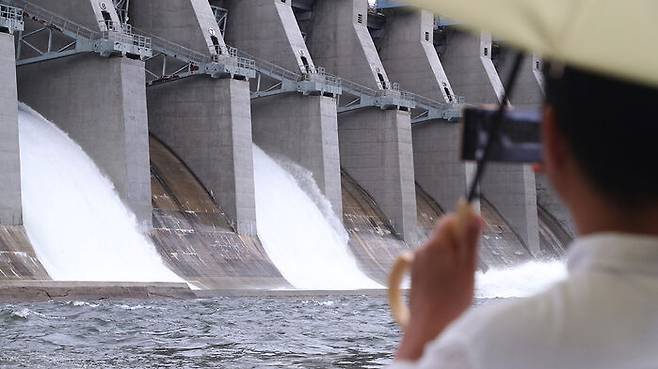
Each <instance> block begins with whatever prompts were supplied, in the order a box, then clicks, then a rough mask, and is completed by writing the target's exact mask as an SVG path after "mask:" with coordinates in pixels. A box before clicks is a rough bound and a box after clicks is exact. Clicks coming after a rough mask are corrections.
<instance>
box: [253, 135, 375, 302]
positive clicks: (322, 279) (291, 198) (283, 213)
mask: <svg viewBox="0 0 658 369" xmlns="http://www.w3.org/2000/svg"><path fill="white" fill-rule="evenodd" d="M295 172H299V168H297V169H296V170H295ZM254 173H255V174H254V178H255V187H256V222H257V224H258V236H259V237H260V239H261V242H262V243H263V247H264V248H265V250H266V251H267V255H268V256H269V257H270V259H271V260H272V262H273V263H274V265H276V267H277V268H278V269H279V271H280V272H281V274H282V275H283V277H284V278H285V279H286V280H288V282H290V284H292V285H293V286H294V287H295V288H300V289H311V290H342V289H365V288H382V286H380V285H379V284H377V283H375V282H374V281H372V280H371V279H369V278H368V277H367V276H366V275H365V274H364V273H363V272H362V271H361V270H359V268H358V266H357V263H356V259H355V258H354V256H353V255H352V254H351V253H350V251H349V247H348V239H349V236H348V234H347V231H345V228H344V227H342V225H341V223H340V221H339V220H338V219H337V217H336V215H334V214H333V212H327V211H324V212H323V211H322V210H321V209H327V208H329V209H331V205H330V204H329V202H328V200H327V199H326V198H324V197H321V198H317V196H314V197H316V198H315V199H314V198H312V197H311V196H309V194H308V193H307V192H305V191H304V190H303V189H302V188H301V187H300V185H299V183H298V181H297V180H296V178H295V177H293V175H292V174H290V172H288V171H286V170H285V169H284V168H283V167H282V166H281V165H280V164H279V163H277V162H276V161H275V160H274V159H272V158H271V157H270V156H268V155H267V154H266V153H265V152H264V151H263V150H261V149H260V148H259V147H257V146H256V145H254ZM296 174H298V173H296ZM309 176H310V174H308V175H306V176H304V177H303V178H301V179H303V181H302V182H303V183H305V187H306V186H308V178H309ZM316 187H317V186H316ZM311 193H319V190H317V192H316V191H311ZM316 202H322V203H323V204H322V206H318V205H317V204H316ZM332 217H333V218H336V219H332Z"/></svg>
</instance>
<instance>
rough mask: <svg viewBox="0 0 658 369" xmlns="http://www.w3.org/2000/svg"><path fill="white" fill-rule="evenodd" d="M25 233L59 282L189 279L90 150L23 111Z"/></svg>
mask: <svg viewBox="0 0 658 369" xmlns="http://www.w3.org/2000/svg"><path fill="white" fill-rule="evenodd" d="M18 121H19V122H18V124H19V141H20V155H21V185H22V196H23V197H22V201H23V221H24V224H25V229H26V231H27V234H28V236H29V238H30V241H31V243H32V245H33V246H34V249H35V251H36V253H37V256H38V258H39V260H40V261H41V263H42V264H43V265H44V267H45V268H46V270H47V271H48V274H50V276H51V277H52V278H53V279H54V280H77V281H116V282H127V281H133V282H155V281H162V282H182V280H181V279H180V278H179V277H178V276H177V275H176V274H174V273H173V272H172V271H171V270H169V269H168V268H167V267H166V266H165V265H164V263H163V262H162V259H161V258H160V255H158V252H157V251H156V249H155V247H154V246H153V244H151V243H150V241H149V240H148V238H147V237H146V236H144V235H143V234H142V233H141V232H140V231H139V229H138V225H137V220H136V218H135V215H134V214H133V213H132V212H131V211H130V210H129V209H128V208H127V207H126V206H125V205H124V204H123V203H122V202H121V200H120V199H119V196H118V195H117V193H116V192H115V190H114V186H113V184H112V183H111V182H110V180H109V179H107V178H106V177H105V176H104V175H103V174H102V173H101V172H100V170H99V169H98V167H97V166H96V165H95V164H94V162H93V161H92V160H91V158H90V157H89V156H88V155H87V154H86V153H85V152H84V151H83V150H82V148H81V147H80V146H79V145H78V144H76V143H75V142H74V141H73V140H72V139H70V138H69V137H68V136H67V135H66V134H65V133H64V132H62V131H61V130H60V129H59V128H57V127H56V126H55V125H54V124H52V123H50V122H48V121H47V120H46V119H45V118H43V117H41V116H40V115H39V114H38V113H36V112H35V111H33V110H32V109H30V108H29V107H28V106H27V105H24V104H21V105H20V107H19V117H18Z"/></svg>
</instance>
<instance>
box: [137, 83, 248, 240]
mask: <svg viewBox="0 0 658 369" xmlns="http://www.w3.org/2000/svg"><path fill="white" fill-rule="evenodd" d="M148 106H149V128H150V130H151V132H152V133H153V134H154V135H155V136H156V137H157V138H159V139H160V140H162V141H163V142H164V143H165V144H166V145H168V146H169V147H171V148H172V149H173V151H174V152H175V153H176V154H177V155H178V156H179V157H180V158H181V159H182V160H183V162H185V164H186V165H187V166H189V167H190V169H191V170H192V172H193V173H194V174H195V175H196V176H197V177H198V178H199V180H200V181H201V183H202V184H203V185H204V186H205V188H206V190H208V192H210V194H211V196H212V197H213V198H214V199H215V201H216V202H217V203H218V204H219V205H220V206H221V207H222V209H223V210H224V211H225V212H226V214H227V216H228V217H229V219H230V220H231V221H232V223H233V224H232V225H233V226H234V227H235V228H236V230H237V231H238V233H241V234H245V235H254V234H256V210H255V209H256V206H255V200H254V169H253V155H252V146H251V111H250V109H249V88H248V82H245V81H237V80H233V79H221V80H213V79H210V78H207V77H205V76H198V77H191V78H187V79H184V80H180V81H176V82H170V83H166V84H160V85H155V86H152V87H149V89H148Z"/></svg>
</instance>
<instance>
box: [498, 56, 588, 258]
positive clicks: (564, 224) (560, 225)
mask: <svg viewBox="0 0 658 369" xmlns="http://www.w3.org/2000/svg"><path fill="white" fill-rule="evenodd" d="M508 54H509V53H508ZM509 64H511V56H510V55H506V57H505V63H504V64H503V65H501V66H500V67H498V68H499V69H509V68H510V66H509ZM542 68H543V67H542V61H541V60H540V59H538V58H537V57H536V56H530V55H529V56H526V58H525V60H524V62H523V66H522V68H521V71H520V72H519V76H518V80H517V86H516V90H515V91H516V92H515V93H514V96H512V99H511V102H512V105H514V107H516V108H521V109H541V107H542V104H543V101H544V94H543V76H542ZM507 72H508V71H507V70H502V71H501V73H503V74H507ZM535 182H536V187H537V206H538V208H539V209H538V210H539V223H540V232H539V237H540V241H541V244H542V248H548V247H547V246H548V245H546V244H547V243H548V242H549V239H550V238H556V236H557V238H558V239H559V240H560V241H561V245H559V246H560V247H562V248H563V247H566V246H567V244H568V243H569V242H570V241H571V239H573V238H574V237H575V235H576V230H575V227H574V225H573V220H572V219H571V215H570V214H569V211H568V209H567V207H566V206H565V205H564V203H562V201H561V200H560V198H559V196H558V195H557V193H555V190H554V189H553V188H552V186H551V184H550V183H549V181H548V178H546V177H545V176H543V175H538V176H536V178H535ZM548 228H552V229H550V230H549V229H548ZM549 231H550V232H551V233H553V234H555V235H556V236H552V237H547V236H546V235H544V233H547V232H549Z"/></svg>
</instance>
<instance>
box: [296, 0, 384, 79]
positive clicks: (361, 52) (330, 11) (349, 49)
mask: <svg viewBox="0 0 658 369" xmlns="http://www.w3.org/2000/svg"><path fill="white" fill-rule="evenodd" d="M313 12H314V14H313V21H312V29H313V31H312V32H311V37H310V39H307V43H308V46H309V50H310V51H311V55H312V56H313V58H314V60H315V62H316V63H317V64H318V65H322V66H324V67H325V68H326V69H327V72H329V73H332V74H335V75H337V76H340V77H342V78H345V79H348V80H350V81H353V82H356V83H359V84H362V85H364V86H367V87H370V88H374V89H379V88H382V87H383V86H382V84H381V83H380V82H379V77H378V74H381V76H382V78H383V79H384V82H385V84H386V85H387V86H390V81H389V79H388V76H387V74H386V71H385V70H384V66H383V65H382V62H381V60H380V59H379V55H378V54H377V49H376V48H375V43H374V42H373V41H372V38H371V37H370V33H369V32H368V27H367V25H368V0H319V1H316V2H315V7H314V8H313ZM359 20H361V21H360V22H359Z"/></svg>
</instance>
